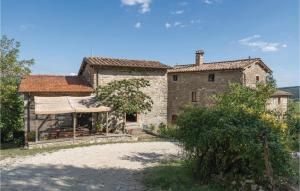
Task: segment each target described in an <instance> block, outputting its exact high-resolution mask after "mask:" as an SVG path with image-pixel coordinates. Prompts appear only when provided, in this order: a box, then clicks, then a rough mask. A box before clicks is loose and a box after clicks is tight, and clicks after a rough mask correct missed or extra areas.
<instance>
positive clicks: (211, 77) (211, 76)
mask: <svg viewBox="0 0 300 191" xmlns="http://www.w3.org/2000/svg"><path fill="white" fill-rule="evenodd" d="M208 81H209V82H214V81H215V74H208Z"/></svg>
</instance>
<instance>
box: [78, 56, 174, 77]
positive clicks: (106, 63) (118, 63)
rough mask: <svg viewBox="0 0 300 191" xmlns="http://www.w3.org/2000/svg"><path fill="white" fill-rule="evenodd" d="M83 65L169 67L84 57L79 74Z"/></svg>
mask: <svg viewBox="0 0 300 191" xmlns="http://www.w3.org/2000/svg"><path fill="white" fill-rule="evenodd" d="M85 64H90V65H93V66H112V67H130V68H154V69H168V68H170V67H169V66H167V65H165V64H162V63H160V62H159V61H150V60H129V59H120V58H106V57H85V58H84V59H83V61H82V64H81V67H80V70H79V74H80V73H81V71H82V70H83V68H84V66H85Z"/></svg>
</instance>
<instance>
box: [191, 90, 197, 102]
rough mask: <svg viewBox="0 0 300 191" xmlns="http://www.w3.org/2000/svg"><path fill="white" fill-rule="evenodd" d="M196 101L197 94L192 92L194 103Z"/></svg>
mask: <svg viewBox="0 0 300 191" xmlns="http://www.w3.org/2000/svg"><path fill="white" fill-rule="evenodd" d="M196 101H197V93H196V92H192V102H196Z"/></svg>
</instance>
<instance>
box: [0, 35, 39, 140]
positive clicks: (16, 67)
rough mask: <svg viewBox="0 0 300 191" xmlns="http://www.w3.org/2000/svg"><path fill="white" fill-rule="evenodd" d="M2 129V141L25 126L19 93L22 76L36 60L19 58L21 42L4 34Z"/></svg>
mask: <svg viewBox="0 0 300 191" xmlns="http://www.w3.org/2000/svg"><path fill="white" fill-rule="evenodd" d="M0 46H1V58H0V59H1V60H0V69H1V75H0V93H1V94H0V103H1V107H0V119H1V120H0V130H1V142H7V141H11V140H13V139H14V134H19V133H18V132H19V131H21V130H22V128H23V118H22V114H23V101H22V99H21V97H20V95H19V93H18V85H19V83H20V80H21V77H22V76H24V75H28V74H29V73H30V68H29V67H30V66H31V65H32V64H33V63H34V60H33V59H31V60H18V59H19V52H20V43H19V42H16V41H15V40H14V39H8V38H7V37H6V36H2V37H1V40H0Z"/></svg>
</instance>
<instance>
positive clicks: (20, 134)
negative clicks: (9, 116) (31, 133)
mask: <svg viewBox="0 0 300 191" xmlns="http://www.w3.org/2000/svg"><path fill="white" fill-rule="evenodd" d="M13 137H14V143H15V144H17V145H19V146H23V145H24V141H25V137H24V131H15V132H14V133H13Z"/></svg>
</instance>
